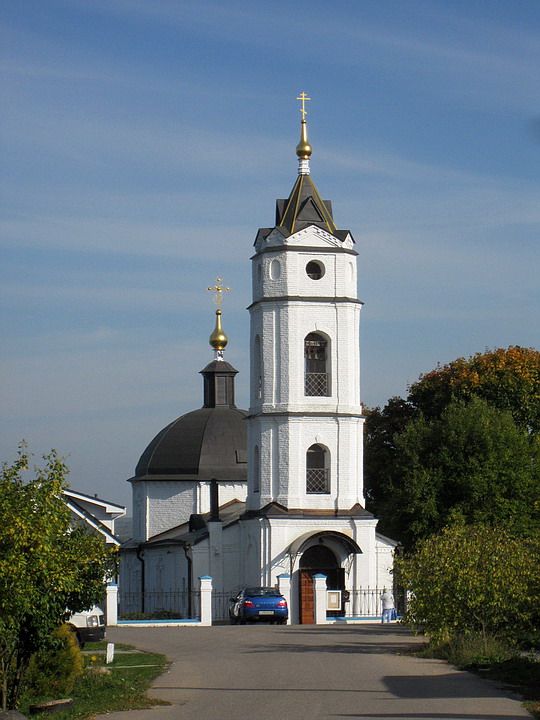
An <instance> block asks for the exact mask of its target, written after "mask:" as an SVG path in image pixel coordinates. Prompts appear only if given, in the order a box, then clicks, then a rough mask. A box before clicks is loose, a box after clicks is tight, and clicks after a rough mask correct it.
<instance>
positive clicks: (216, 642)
mask: <svg viewBox="0 0 540 720" xmlns="http://www.w3.org/2000/svg"><path fill="white" fill-rule="evenodd" d="M107 638H108V640H109V641H112V642H124V643H129V644H132V645H135V646H136V647H138V648H140V649H142V650H149V651H153V652H160V653H163V654H165V655H166V656H167V657H168V658H169V659H170V660H171V661H172V663H173V664H172V665H171V667H170V669H169V670H168V672H166V673H165V674H164V675H162V676H161V677H159V678H157V679H156V680H155V682H154V686H153V687H152V689H151V691H150V693H149V694H150V695H151V696H152V697H156V698H160V699H162V700H166V701H168V702H170V703H171V705H170V706H160V707H156V708H153V709H151V710H137V711H132V712H129V713H125V712H124V713H111V714H109V715H107V720H171V719H173V718H174V720H237V719H239V718H246V720H327V719H328V720H330V719H332V720H335V719H344V718H348V719H351V718H362V719H363V720H515V719H516V720H517V718H529V720H530V717H531V716H530V715H529V714H528V713H527V712H526V711H525V710H524V709H523V708H522V706H521V702H520V700H519V699H517V698H513V697H511V696H509V695H507V694H505V692H504V691H503V690H502V689H501V688H499V687H498V686H496V685H494V684H493V683H490V682H488V681H485V680H483V679H481V678H478V677H475V676H473V675H471V674H469V673H465V672H459V671H457V670H454V669H453V668H451V667H450V666H449V665H447V664H446V663H444V662H442V661H438V660H427V659H422V658H415V657H411V656H410V655H407V654H405V652H406V650H407V648H408V647H410V646H411V645H413V644H415V643H418V642H421V641H420V640H419V639H417V638H414V637H411V636H410V635H408V634H407V633H406V631H405V630H404V629H402V628H400V627H397V626H395V625H385V626H384V627H382V626H381V625H356V626H348V627H345V626H339V627H335V626H334V627H322V626H305V625H304V626H285V627H281V626H274V625H270V626H250V625H248V626H223V627H210V628H201V627H193V628H184V627H183V628H156V629H154V628H110V629H109V630H108V633H107Z"/></svg>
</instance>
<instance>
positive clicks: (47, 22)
mask: <svg viewBox="0 0 540 720" xmlns="http://www.w3.org/2000/svg"><path fill="white" fill-rule="evenodd" d="M0 15H1V20H2V32H3V51H2V59H1V68H2V82H3V86H4V87H3V95H4V100H3V103H2V109H1V116H2V117H1V120H2V145H3V156H4V163H3V169H2V177H1V181H2V184H1V187H2V191H1V198H2V206H3V212H2V260H3V262H2V282H1V292H2V326H1V327H2V368H3V379H2V383H1V386H2V392H1V398H0V401H1V405H2V427H1V432H0V437H1V441H0V448H1V457H2V458H3V459H5V460H8V461H9V460H11V458H12V457H13V456H14V455H15V453H16V448H17V444H18V442H19V441H20V440H21V439H22V438H25V439H26V440H27V441H28V442H29V444H30V448H31V450H32V451H33V452H34V453H35V454H36V455H37V456H39V455H40V454H41V453H43V452H47V451H48V450H49V449H50V448H51V447H54V448H56V449H57V450H58V451H59V452H60V453H61V454H63V455H66V456H68V464H69V465H70V467H71V471H72V472H71V476H70V482H71V484H72V486H73V487H74V488H76V489H77V490H80V491H82V492H87V493H94V492H96V493H98V494H100V495H101V496H102V497H105V498H107V499H109V500H113V501H117V502H121V503H124V504H129V503H130V495H131V490H130V486H129V484H128V483H126V482H125V480H126V478H128V477H130V476H131V475H132V474H133V471H134V468H135V465H136V463H137V460H138V458H139V456H140V454H141V453H142V452H143V450H144V448H145V446H146V445H147V443H148V442H149V441H150V440H151V439H152V437H153V436H154V435H155V434H156V433H157V432H158V431H159V430H160V429H161V428H162V427H164V426H165V425H166V424H168V423H169V422H170V421H172V420H173V419H175V418H176V417H178V416H179V415H181V414H183V413H184V412H186V411H188V410H192V409H194V408H197V407H200V405H201V404H202V383H201V376H200V375H198V371H199V370H200V369H201V368H203V367H204V366H205V365H206V364H207V362H209V361H210V360H211V359H212V353H211V350H210V347H209V346H208V336H209V334H210V333H211V331H212V329H213V312H214V309H215V308H214V305H213V303H212V300H211V297H210V294H209V293H208V292H207V291H206V287H207V286H208V285H209V284H211V283H213V280H214V279H215V277H216V276H218V275H219V276H220V277H222V278H223V279H224V281H225V283H226V284H227V285H229V286H231V288H232V291H231V292H230V293H228V297H227V298H226V301H225V304H224V315H223V321H224V328H225V330H226V331H227V333H228V335H229V337H230V343H229V348H228V349H227V354H226V358H227V359H228V360H229V362H231V363H232V364H234V365H235V366H236V367H237V368H238V370H239V371H240V374H239V376H238V378H237V402H238V405H239V406H240V407H244V408H247V407H248V404H249V400H248V393H247V378H248V362H249V357H248V323H249V319H248V313H247V312H246V310H245V308H246V307H247V305H249V303H250V293H251V288H250V273H251V269H250V261H249V258H250V256H251V254H252V244H253V241H254V238H255V233H256V230H257V228H258V227H261V226H263V227H265V226H270V225H272V224H273V221H274V203H275V199H276V198H277V197H286V196H287V195H288V193H289V192H290V190H291V188H292V185H293V183H294V180H295V176H296V172H297V161H296V156H295V153H294V149H295V146H296V143H297V142H298V139H299V120H300V113H299V103H298V102H297V101H296V100H295V98H296V97H297V96H298V94H299V93H300V92H302V91H305V92H306V93H307V94H308V95H309V97H311V98H312V99H311V101H310V102H309V103H308V111H309V115H308V123H309V135H310V141H311V144H312V146H313V155H312V158H311V172H312V177H313V179H314V181H315V183H316V185H317V187H318V189H319V192H320V193H321V195H322V196H323V197H324V198H325V199H326V198H327V199H330V200H332V202H333V206H334V218H335V220H336V222H337V225H338V227H340V228H346V229H350V230H351V231H352V232H353V235H354V237H355V239H356V242H357V245H356V248H357V250H358V252H359V259H358V263H359V297H360V298H361V299H362V300H363V301H364V302H365V306H364V309H363V318H362V328H361V339H362V346H361V353H362V388H363V398H362V399H363V401H364V402H365V403H366V404H367V405H370V406H372V405H382V404H384V403H385V402H386V400H387V399H388V398H389V397H391V396H393V395H402V396H403V395H405V394H406V389H407V385H408V383H411V382H413V381H414V380H415V379H417V377H418V375H419V374H420V373H421V372H427V371H429V370H431V369H432V368H433V367H435V366H436V364H437V363H438V362H441V363H445V362H448V361H450V360H452V359H454V358H456V357H458V356H468V355H470V354H473V353H475V352H478V351H483V350H484V349H485V348H486V347H489V348H494V347H506V346H508V345H523V346H527V347H529V346H535V345H538V338H539V337H540V333H539V329H540V328H539V316H540V313H539V305H540V303H539V291H538V285H539V283H538V267H539V261H540V257H539V255H540V253H539V238H540V180H539V168H540V90H539V84H538V78H539V77H540V67H539V66H540V4H539V3H537V2H530V1H529V0H512V2H508V0H504V1H498V0H476V1H475V0H444V1H442V0H441V1H440V2H438V1H437V0H430V1H429V2H428V1H426V2H423V1H422V0H410V2H402V1H401V0H399V1H397V0H395V1H394V0H377V1H375V0H373V1H372V0H363V1H362V2H359V1H358V0H354V1H353V0H351V1H349V0H336V1H335V2H333V3H330V2H328V0H325V1H324V2H323V1H322V0H312V1H310V2H306V0H297V1H296V2H294V3H291V2H283V1H281V0H278V1H275V2H271V1H269V2H262V1H259V0H252V1H251V2H239V1H237V0H226V2H223V1H221V2H207V1H206V0H197V2H195V1H193V2H192V1H189V0H183V1H182V0H145V1H142V0H47V1H46V2H44V1H43V0H35V1H31V0H4V1H3V2H2V3H1V5H0Z"/></svg>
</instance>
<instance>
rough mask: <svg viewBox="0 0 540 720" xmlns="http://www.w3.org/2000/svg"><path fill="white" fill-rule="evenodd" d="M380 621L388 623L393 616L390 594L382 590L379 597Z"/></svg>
mask: <svg viewBox="0 0 540 720" xmlns="http://www.w3.org/2000/svg"><path fill="white" fill-rule="evenodd" d="M381 605H382V619H381V622H382V623H384V622H388V623H389V622H390V620H391V619H392V616H393V614H394V597H393V595H392V593H391V592H390V591H389V590H387V589H386V588H384V590H383V591H382V595H381Z"/></svg>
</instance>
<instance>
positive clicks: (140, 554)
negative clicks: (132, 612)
mask: <svg viewBox="0 0 540 720" xmlns="http://www.w3.org/2000/svg"><path fill="white" fill-rule="evenodd" d="M143 552H144V548H143V545H142V543H141V544H140V545H139V546H138V548H137V560H138V561H139V562H140V563H141V612H144V595H145V591H146V587H145V585H146V583H145V576H144V556H143Z"/></svg>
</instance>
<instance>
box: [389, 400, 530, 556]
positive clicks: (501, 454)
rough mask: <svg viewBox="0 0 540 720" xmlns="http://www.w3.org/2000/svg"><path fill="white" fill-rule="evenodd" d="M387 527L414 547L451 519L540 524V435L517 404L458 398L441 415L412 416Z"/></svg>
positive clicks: (401, 443) (523, 526)
mask: <svg viewBox="0 0 540 720" xmlns="http://www.w3.org/2000/svg"><path fill="white" fill-rule="evenodd" d="M395 448H396V452H395V457H394V460H393V462H392V464H391V468H390V469H389V470H388V472H387V474H388V475H389V476H390V477H391V481H392V494H391V495H390V496H388V497H387V498H386V499H385V500H384V501H381V502H380V505H379V508H380V510H381V517H382V518H383V519H382V520H381V526H382V527H381V529H382V531H383V532H387V533H388V534H389V535H391V536H392V537H395V538H396V539H399V540H401V542H402V543H403V544H404V545H405V547H407V548H410V547H412V546H413V545H414V544H415V543H416V542H417V541H418V540H419V539H420V538H424V537H427V536H428V535H430V534H431V533H434V532H438V531H439V530H440V529H441V528H442V527H444V526H445V525H447V524H448V523H449V522H453V521H454V520H456V519H460V520H462V521H463V522H466V523H477V522H488V523H490V524H497V523H501V524H504V525H505V526H506V527H507V528H508V529H510V530H512V531H513V532H515V533H517V534H518V535H522V536H533V535H538V534H539V531H540V467H539V460H540V442H539V438H538V436H534V435H531V434H529V433H528V432H527V431H526V430H524V429H522V428H520V427H518V426H517V425H516V423H515V422H514V420H513V417H512V415H511V413H510V412H505V411H502V410H497V409H496V408H493V407H491V406H490V405H488V404H487V403H486V402H485V401H484V400H481V399H480V398H473V399H472V400H471V401H470V402H468V403H466V402H464V401H461V400H453V401H452V402H451V403H450V404H449V405H448V407H447V408H446V409H445V410H444V411H443V413H442V415H441V416H440V418H436V419H432V420H429V419H427V418H426V417H424V415H420V416H418V417H417V418H415V419H413V420H411V421H410V422H409V423H408V424H407V427H406V428H405V429H404V430H403V432H402V433H401V434H399V436H398V437H396V439H395Z"/></svg>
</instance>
